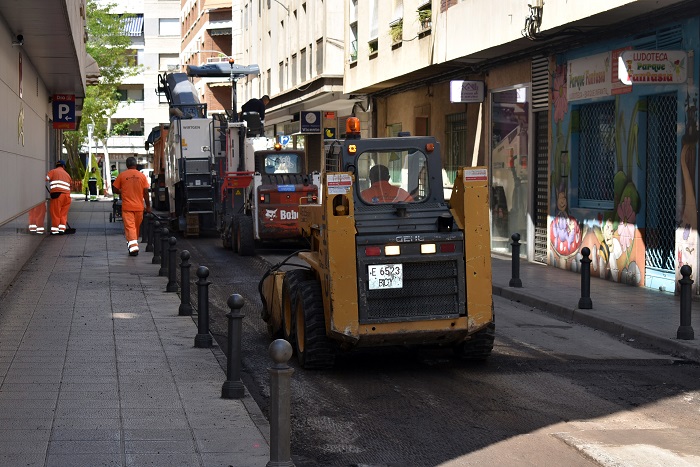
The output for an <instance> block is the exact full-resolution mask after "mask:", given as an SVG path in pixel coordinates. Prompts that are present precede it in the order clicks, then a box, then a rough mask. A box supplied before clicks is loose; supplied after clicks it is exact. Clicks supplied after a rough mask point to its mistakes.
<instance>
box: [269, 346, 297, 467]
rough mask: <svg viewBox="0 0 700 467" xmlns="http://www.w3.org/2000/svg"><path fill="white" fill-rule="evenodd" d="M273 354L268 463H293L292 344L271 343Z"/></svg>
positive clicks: (280, 465)
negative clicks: (290, 365) (290, 364)
mask: <svg viewBox="0 0 700 467" xmlns="http://www.w3.org/2000/svg"><path fill="white" fill-rule="evenodd" d="M269 352H270V357H272V360H273V361H274V362H275V363H274V364H273V365H272V367H271V368H268V369H267V371H268V372H269V373H270V462H268V463H267V466H268V467H273V466H274V467H294V462H292V456H291V447H290V444H291V438H292V436H291V435H292V428H291V425H292V424H291V419H290V413H291V398H292V394H291V389H290V388H291V382H292V373H294V369H292V368H290V367H289V365H287V362H288V361H289V359H290V358H291V357H292V345H291V344H290V343H289V342H287V341H286V340H284V339H276V340H275V341H273V342H272V344H270V349H269Z"/></svg>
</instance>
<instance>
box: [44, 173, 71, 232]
mask: <svg viewBox="0 0 700 467" xmlns="http://www.w3.org/2000/svg"><path fill="white" fill-rule="evenodd" d="M46 181H47V182H49V192H50V193H51V205H50V207H49V209H50V211H51V235H56V234H64V233H66V224H68V210H69V209H70V203H71V199H70V185H71V182H72V179H71V178H70V175H68V172H66V163H65V162H64V161H63V160H60V161H58V162H56V168H55V169H52V170H50V171H49V173H48V174H46Z"/></svg>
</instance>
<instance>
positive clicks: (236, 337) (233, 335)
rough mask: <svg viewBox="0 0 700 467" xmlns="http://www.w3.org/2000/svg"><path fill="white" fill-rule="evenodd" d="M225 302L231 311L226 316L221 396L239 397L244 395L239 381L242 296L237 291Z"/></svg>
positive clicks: (228, 397) (241, 382) (243, 389)
mask: <svg viewBox="0 0 700 467" xmlns="http://www.w3.org/2000/svg"><path fill="white" fill-rule="evenodd" d="M226 304H227V305H228V307H229V308H230V309H231V311H230V312H229V313H228V314H227V315H226V317H227V318H228V355H227V361H226V381H224V385H223V386H221V397H222V398H224V399H240V398H242V397H243V396H244V395H245V387H244V386H243V381H241V340H242V337H243V314H242V313H241V308H243V297H241V296H240V295H238V294H237V293H235V294H233V295H231V296H230V297H229V298H228V300H227V301H226Z"/></svg>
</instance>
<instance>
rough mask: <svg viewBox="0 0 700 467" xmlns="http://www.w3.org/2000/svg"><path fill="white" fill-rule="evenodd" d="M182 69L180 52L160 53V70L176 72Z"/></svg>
mask: <svg viewBox="0 0 700 467" xmlns="http://www.w3.org/2000/svg"><path fill="white" fill-rule="evenodd" d="M179 69H180V56H179V55H178V54H158V71H169V72H175V71H179Z"/></svg>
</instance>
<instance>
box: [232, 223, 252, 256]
mask: <svg viewBox="0 0 700 467" xmlns="http://www.w3.org/2000/svg"><path fill="white" fill-rule="evenodd" d="M236 237H237V239H236V240H237V243H238V254H239V255H241V256H253V255H254V254H255V237H254V236H253V218H252V217H250V216H241V217H240V218H239V219H238V235H237V236H236Z"/></svg>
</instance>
